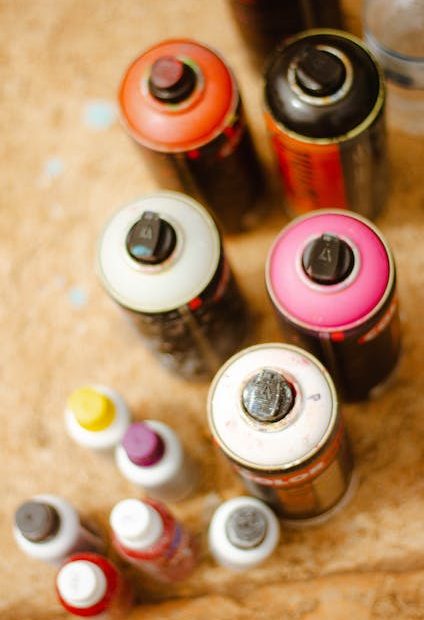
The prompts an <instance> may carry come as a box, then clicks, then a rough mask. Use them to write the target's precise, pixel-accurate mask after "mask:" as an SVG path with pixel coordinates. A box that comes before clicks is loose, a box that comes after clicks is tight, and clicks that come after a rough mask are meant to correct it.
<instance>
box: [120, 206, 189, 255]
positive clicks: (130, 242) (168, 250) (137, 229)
mask: <svg viewBox="0 0 424 620" xmlns="http://www.w3.org/2000/svg"><path fill="white" fill-rule="evenodd" d="M176 243H177V235H176V233H175V230H174V228H173V227H172V226H171V224H170V223H169V222H167V221H166V220H163V219H161V218H160V217H159V215H158V214H157V213H154V212H153V211H145V212H144V213H143V215H142V216H141V218H140V219H139V220H138V222H136V223H135V224H134V226H133V227H132V228H131V230H130V231H129V233H128V234H127V240H126V246H127V251H128V253H129V254H130V256H131V257H132V258H134V260H136V261H137V262H139V263H142V264H143V265H158V264H159V263H163V262H164V261H165V260H166V259H167V258H168V257H169V256H170V255H171V254H172V252H173V251H174V249H175V245H176Z"/></svg>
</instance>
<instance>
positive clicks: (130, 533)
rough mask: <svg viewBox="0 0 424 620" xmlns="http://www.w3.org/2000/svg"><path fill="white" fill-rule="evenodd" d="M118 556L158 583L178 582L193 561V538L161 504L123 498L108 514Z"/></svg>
mask: <svg viewBox="0 0 424 620" xmlns="http://www.w3.org/2000/svg"><path fill="white" fill-rule="evenodd" d="M110 525H111V528H112V532H113V544H114V546H115V549H116V550H117V552H118V553H119V555H120V556H121V557H122V558H123V559H125V560H126V561H127V562H130V563H131V564H133V565H134V566H136V567H137V568H139V569H140V570H141V571H143V572H145V573H146V574H148V575H150V576H151V577H153V578H154V579H156V580H158V581H162V582H165V583H170V582H174V581H182V580H183V579H185V578H186V577H188V576H189V575H190V573H191V572H192V571H193V569H194V567H195V565H196V562H197V549H196V545H195V541H194V538H193V537H192V535H191V534H190V533H188V532H187V531H186V530H185V529H184V528H183V527H182V525H181V524H180V523H179V522H177V521H176V519H175V518H174V516H173V515H172V514H171V513H170V512H169V510H168V509H167V508H166V507H165V506H164V505H163V504H161V503H159V502H156V501H155V500H152V499H149V498H146V499H144V500H143V501H141V500H138V499H125V500H123V501H121V502H118V504H116V505H115V507H114V508H113V510H112V512H111V515H110Z"/></svg>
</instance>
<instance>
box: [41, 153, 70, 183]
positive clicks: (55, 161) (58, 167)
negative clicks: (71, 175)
mask: <svg viewBox="0 0 424 620" xmlns="http://www.w3.org/2000/svg"><path fill="white" fill-rule="evenodd" d="M64 169H65V166H64V164H63V161H62V160H61V159H60V157H50V158H49V159H47V161H46V162H45V163H44V171H43V172H44V176H45V177H46V178H47V179H55V178H56V177H58V176H60V175H61V174H62V172H63V171H64Z"/></svg>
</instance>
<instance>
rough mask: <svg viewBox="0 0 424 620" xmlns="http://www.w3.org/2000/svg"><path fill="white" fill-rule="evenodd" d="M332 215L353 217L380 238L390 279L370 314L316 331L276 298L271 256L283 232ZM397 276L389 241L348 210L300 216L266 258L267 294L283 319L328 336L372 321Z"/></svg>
mask: <svg viewBox="0 0 424 620" xmlns="http://www.w3.org/2000/svg"><path fill="white" fill-rule="evenodd" d="M331 214H334V215H343V216H345V217H353V218H355V219H356V220H358V221H360V222H362V223H363V224H365V225H366V226H368V228H370V229H371V230H372V231H373V233H374V234H375V235H376V236H377V237H378V239H379V240H380V242H381V244H382V245H383V247H384V249H385V251H386V254H387V260H388V263H389V277H388V278H387V284H386V288H385V289H384V293H383V295H382V296H381V299H380V301H379V302H378V303H377V305H376V306H374V308H373V309H372V310H370V312H368V314H366V315H364V316H363V317H361V318H360V319H357V320H356V321H352V322H351V323H347V324H346V325H337V326H335V327H320V328H319V329H316V325H312V324H311V323H306V322H304V321H301V320H299V319H298V318H297V317H295V316H293V315H292V314H291V313H290V312H287V310H286V309H285V308H283V306H282V305H281V304H280V302H279V301H278V299H277V298H276V296H275V294H274V290H273V287H272V284H271V275H270V270H271V256H272V254H273V251H274V249H275V247H276V245H277V243H278V241H279V240H280V237H281V234H282V232H283V231H286V230H288V229H290V228H293V227H294V226H296V225H297V224H298V223H299V222H302V221H303V220H307V219H309V218H311V217H316V216H317V215H331ZM395 276H396V268H395V262H394V258H393V253H392V250H391V248H390V246H389V244H388V243H387V241H386V240H385V238H384V237H383V235H382V234H381V232H380V231H379V229H378V228H377V227H376V226H375V225H374V224H373V222H371V221H370V220H368V219H367V218H366V217H363V216H362V215H359V214H358V213H354V212H352V211H347V210H346V209H318V210H316V211H313V212H311V213H306V214H304V215H299V216H298V217H296V218H295V219H294V220H292V221H291V222H289V223H288V224H287V225H286V226H284V228H283V229H282V230H281V231H280V232H279V234H278V235H277V236H276V238H275V239H274V241H273V243H272V245H271V247H270V249H269V250H268V256H267V258H266V263H265V285H266V290H267V293H268V295H269V297H270V298H271V301H272V303H273V304H274V307H275V308H276V309H277V310H278V312H280V314H282V315H283V317H285V318H286V319H288V320H289V321H290V322H291V323H293V324H294V325H298V326H299V327H303V328H304V329H307V330H308V331H312V332H314V333H326V334H327V333H328V334H331V333H333V332H339V331H350V330H353V329H355V328H356V327H359V326H360V325H363V324H364V323H366V322H367V321H369V320H370V319H372V317H373V316H374V315H376V314H378V312H379V311H380V310H381V308H382V307H383V306H384V304H385V303H386V301H387V300H388V299H389V297H390V295H391V292H392V289H393V286H394V282H395Z"/></svg>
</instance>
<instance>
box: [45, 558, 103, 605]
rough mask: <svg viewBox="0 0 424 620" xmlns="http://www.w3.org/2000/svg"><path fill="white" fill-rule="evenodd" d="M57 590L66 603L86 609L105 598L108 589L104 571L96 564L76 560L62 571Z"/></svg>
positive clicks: (59, 574) (66, 565)
mask: <svg viewBox="0 0 424 620" xmlns="http://www.w3.org/2000/svg"><path fill="white" fill-rule="evenodd" d="M56 583H57V589H58V591H59V594H60V596H61V597H62V598H63V600H64V601H65V603H67V604H68V605H71V606H72V607H78V608H81V609H85V608H88V607H92V606H93V605H95V604H96V603H98V602H99V601H101V599H102V598H103V597H104V595H105V593H106V588H107V582H106V577H105V576H104V573H103V571H102V570H101V568H100V567H99V566H97V564H94V562H88V561H87V560H75V562H69V563H68V564H65V566H63V568H61V569H60V571H59V573H58V575H57V582H56Z"/></svg>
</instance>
